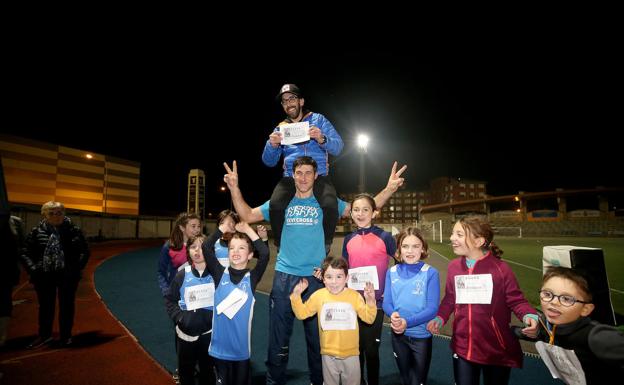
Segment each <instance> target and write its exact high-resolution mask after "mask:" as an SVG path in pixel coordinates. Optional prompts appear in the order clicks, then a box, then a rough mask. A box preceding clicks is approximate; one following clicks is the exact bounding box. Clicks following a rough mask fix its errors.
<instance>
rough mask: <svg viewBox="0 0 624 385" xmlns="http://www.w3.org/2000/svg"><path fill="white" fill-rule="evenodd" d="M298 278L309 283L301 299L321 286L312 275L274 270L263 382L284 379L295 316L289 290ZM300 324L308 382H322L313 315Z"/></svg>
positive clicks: (304, 299)
mask: <svg viewBox="0 0 624 385" xmlns="http://www.w3.org/2000/svg"><path fill="white" fill-rule="evenodd" d="M301 278H306V279H307V280H308V284H309V286H308V288H307V289H306V291H304V292H303V295H302V296H301V298H302V299H303V301H306V300H307V299H308V298H309V297H310V295H311V294H312V293H314V292H315V291H316V290H318V289H320V288H321V287H323V285H322V283H321V282H320V281H319V280H317V279H316V278H314V277H312V276H310V277H299V276H296V275H290V274H286V273H282V272H280V271H276V272H275V277H274V278H273V289H272V290H271V297H270V303H269V350H268V355H267V361H266V365H267V378H266V383H267V384H268V385H273V384H279V385H283V384H285V383H286V369H287V367H288V356H289V345H290V336H291V335H292V331H293V322H294V320H295V314H294V313H293V311H292V307H291V305H290V294H291V293H292V289H293V288H294V286H295V285H296V284H297V283H298V282H299V280H300V279H301ZM303 328H304V331H305V338H306V346H307V353H308V370H309V374H310V382H311V383H312V384H314V385H322V384H323V368H322V364H321V346H320V341H319V332H318V321H317V317H316V316H314V317H311V318H307V319H305V320H304V321H303Z"/></svg>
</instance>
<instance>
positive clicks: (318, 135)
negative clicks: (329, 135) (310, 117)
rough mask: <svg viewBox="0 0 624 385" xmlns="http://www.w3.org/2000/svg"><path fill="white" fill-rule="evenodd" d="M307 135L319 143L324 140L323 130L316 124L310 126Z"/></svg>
mask: <svg viewBox="0 0 624 385" xmlns="http://www.w3.org/2000/svg"><path fill="white" fill-rule="evenodd" d="M308 135H309V136H310V139H314V140H316V141H317V142H318V143H319V144H323V142H324V141H325V139H323V132H322V131H321V129H320V128H318V127H316V126H312V127H310V130H309V131H308Z"/></svg>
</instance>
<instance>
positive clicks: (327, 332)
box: [290, 257, 377, 385]
mask: <svg viewBox="0 0 624 385" xmlns="http://www.w3.org/2000/svg"><path fill="white" fill-rule="evenodd" d="M318 274H319V276H318V278H319V279H320V278H321V277H322V278H323V283H324V284H325V288H323V289H320V290H317V291H315V292H314V294H312V295H311V296H310V298H308V300H307V301H306V302H305V303H303V301H302V300H301V293H302V292H303V291H304V290H305V289H307V287H308V281H307V280H306V279H305V278H303V279H301V281H299V283H298V284H297V285H296V286H295V288H294V289H293V292H292V294H291V296H290V303H291V304H292V309H293V312H294V313H295V316H297V318H298V319H300V320H303V319H305V318H308V317H312V316H314V315H315V314H317V313H318V314H319V316H318V324H319V335H320V343H321V356H322V360H323V382H324V384H325V385H339V384H340V383H341V377H342V384H343V385H359V384H360V358H359V357H360V346H359V341H360V338H359V330H358V322H357V317H360V319H362V320H363V321H364V322H366V323H369V324H372V323H373V321H374V320H375V317H376V315H377V304H376V302H375V289H374V288H373V284H372V283H370V282H367V283H366V288H365V289H364V298H365V299H366V303H365V302H364V298H362V296H361V295H360V293H358V292H357V291H355V290H352V289H349V288H348V287H346V286H347V282H348V278H349V265H348V263H347V261H346V260H345V259H343V258H333V257H327V258H325V260H324V261H323V265H322V267H321V271H320V272H319V273H318Z"/></svg>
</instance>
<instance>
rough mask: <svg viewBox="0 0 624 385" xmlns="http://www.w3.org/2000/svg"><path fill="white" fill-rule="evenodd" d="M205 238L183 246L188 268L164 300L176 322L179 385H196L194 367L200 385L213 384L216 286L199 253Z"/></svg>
mask: <svg viewBox="0 0 624 385" xmlns="http://www.w3.org/2000/svg"><path fill="white" fill-rule="evenodd" d="M205 239H206V237H205V236H204V235H199V236H197V237H196V238H193V239H190V240H189V241H188V242H187V244H186V250H187V258H188V263H189V265H188V266H186V267H184V269H182V270H180V271H179V272H178V273H177V274H176V276H175V278H174V279H173V281H171V286H170V290H169V294H167V295H166V296H165V303H166V306H167V313H168V314H169V317H171V319H172V320H173V321H174V322H175V324H176V327H175V330H176V336H177V341H176V345H177V353H178V373H179V376H180V384H182V385H186V384H189V385H194V384H195V377H194V374H195V367H196V366H198V367H199V383H200V384H201V385H206V384H214V383H215V375H214V362H213V360H212V358H211V357H210V356H209V355H208V347H209V346H210V339H211V338H210V337H211V332H212V310H213V304H214V292H215V285H214V281H213V279H212V276H211V275H210V274H209V271H208V269H206V260H205V258H204V253H203V251H202V243H203V242H204V241H205Z"/></svg>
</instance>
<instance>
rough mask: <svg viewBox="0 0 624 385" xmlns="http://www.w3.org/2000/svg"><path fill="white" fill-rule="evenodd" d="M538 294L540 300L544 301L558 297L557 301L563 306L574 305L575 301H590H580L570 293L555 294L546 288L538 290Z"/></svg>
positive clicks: (550, 300)
mask: <svg viewBox="0 0 624 385" xmlns="http://www.w3.org/2000/svg"><path fill="white" fill-rule="evenodd" d="M539 295H540V299H542V301H544V302H552V300H553V299H555V298H559V303H560V304H562V305H563V306H565V307H570V306H574V304H575V303H577V302H578V303H591V302H585V301H581V300H579V299H576V298H574V297H573V296H571V295H563V294H561V295H557V294H554V293H553V292H552V291H548V290H540V291H539Z"/></svg>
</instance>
